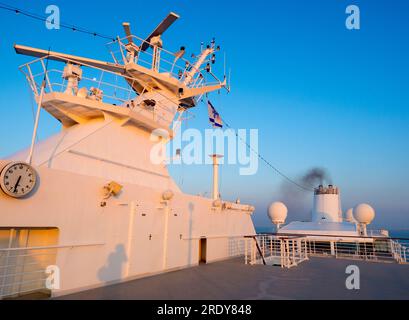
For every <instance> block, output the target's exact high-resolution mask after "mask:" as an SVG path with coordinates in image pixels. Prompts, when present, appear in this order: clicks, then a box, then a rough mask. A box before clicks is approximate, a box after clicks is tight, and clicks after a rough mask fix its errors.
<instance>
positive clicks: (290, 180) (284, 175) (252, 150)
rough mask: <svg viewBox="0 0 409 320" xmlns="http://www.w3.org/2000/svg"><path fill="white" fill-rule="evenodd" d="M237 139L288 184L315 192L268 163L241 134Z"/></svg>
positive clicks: (223, 121)
mask: <svg viewBox="0 0 409 320" xmlns="http://www.w3.org/2000/svg"><path fill="white" fill-rule="evenodd" d="M220 119H221V120H222V123H223V124H225V125H226V127H228V128H229V129H233V128H232V127H231V126H230V125H229V124H228V123H227V122H226V121H225V120H224V118H222V117H220ZM235 135H236V137H237V138H238V139H239V140H240V141H241V142H242V143H244V144H245V145H246V146H247V148H248V149H249V150H250V151H251V152H253V153H254V154H255V155H256V156H257V157H258V158H259V159H260V160H261V161H263V162H264V163H265V164H266V165H267V166H268V167H270V168H271V169H273V170H274V171H275V172H276V173H277V174H279V175H280V176H281V177H283V178H284V179H285V180H287V181H288V182H290V183H292V184H293V185H295V186H296V187H298V188H300V189H303V190H305V191H314V189H313V188H312V187H310V188H309V187H306V186H303V185H301V184H299V183H298V182H297V181H295V180H293V179H291V178H290V177H289V176H287V175H286V174H284V173H283V172H282V171H281V170H279V169H278V168H277V167H276V166H274V165H273V164H271V162H270V161H268V160H267V159H266V158H264V157H263V156H262V155H261V154H260V153H259V152H258V151H256V150H255V149H254V148H253V147H252V146H251V145H250V144H249V143H248V142H247V141H246V140H243V139H242V138H241V137H240V136H239V134H238V133H237V132H235Z"/></svg>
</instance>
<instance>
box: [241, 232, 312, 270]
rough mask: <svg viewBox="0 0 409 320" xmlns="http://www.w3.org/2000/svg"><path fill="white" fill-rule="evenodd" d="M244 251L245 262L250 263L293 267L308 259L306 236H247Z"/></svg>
mask: <svg viewBox="0 0 409 320" xmlns="http://www.w3.org/2000/svg"><path fill="white" fill-rule="evenodd" d="M244 251H245V253H244V261H245V264H250V265H254V264H265V265H279V266H281V267H283V268H284V267H285V268H291V267H294V266H297V265H298V264H299V263H301V262H303V261H305V260H307V259H308V255H307V242H306V239H305V238H304V237H294V236H292V237H280V236H274V235H257V236H250V237H246V241H245V250H244Z"/></svg>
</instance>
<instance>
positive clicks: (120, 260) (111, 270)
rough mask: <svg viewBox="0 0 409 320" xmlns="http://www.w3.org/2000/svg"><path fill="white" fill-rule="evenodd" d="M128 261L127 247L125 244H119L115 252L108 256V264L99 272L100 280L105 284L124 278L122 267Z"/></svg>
mask: <svg viewBox="0 0 409 320" xmlns="http://www.w3.org/2000/svg"><path fill="white" fill-rule="evenodd" d="M126 261H128V258H127V256H126V252H125V247H124V245H123V244H118V245H117V246H116V247H115V251H114V252H112V253H110V255H109V256H108V260H107V263H106V264H105V265H104V266H103V267H102V268H101V269H99V270H98V279H99V280H101V281H104V282H109V281H112V280H116V279H121V278H122V266H123V264H124V263H125V262H126Z"/></svg>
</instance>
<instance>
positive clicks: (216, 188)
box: [210, 154, 223, 200]
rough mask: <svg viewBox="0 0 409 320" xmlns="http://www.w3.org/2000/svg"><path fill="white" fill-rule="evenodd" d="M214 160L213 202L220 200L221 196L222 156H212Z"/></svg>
mask: <svg viewBox="0 0 409 320" xmlns="http://www.w3.org/2000/svg"><path fill="white" fill-rule="evenodd" d="M210 157H212V159H213V200H217V199H219V198H220V196H219V159H220V158H222V157H223V156H222V155H219V154H212V155H210Z"/></svg>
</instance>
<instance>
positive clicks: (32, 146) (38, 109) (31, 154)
mask: <svg viewBox="0 0 409 320" xmlns="http://www.w3.org/2000/svg"><path fill="white" fill-rule="evenodd" d="M50 50H51V48H48V55H47V63H46V65H45V70H44V78H43V82H42V83H41V91H40V96H39V97H38V105H37V114H36V119H35V122H34V129H33V135H32V137H31V146H30V153H29V154H28V159H27V162H28V164H29V165H31V164H32V162H33V153H34V144H35V141H36V137H37V129H38V123H39V121H40V111H41V105H42V104H43V97H44V92H45V86H46V80H47V71H48V58H49V57H50ZM43 67H44V66H43Z"/></svg>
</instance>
